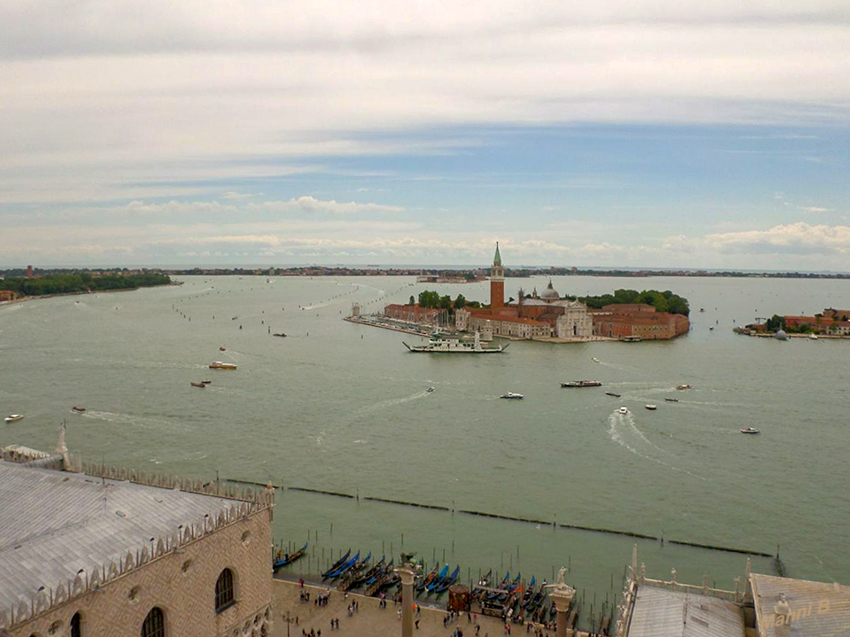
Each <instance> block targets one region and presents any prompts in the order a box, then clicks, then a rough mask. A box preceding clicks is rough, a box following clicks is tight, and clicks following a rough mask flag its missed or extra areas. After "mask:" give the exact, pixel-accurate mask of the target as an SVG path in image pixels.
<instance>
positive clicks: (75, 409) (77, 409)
mask: <svg viewBox="0 0 850 637" xmlns="http://www.w3.org/2000/svg"><path fill="white" fill-rule="evenodd" d="M71 411H72V412H73V413H75V414H84V413H86V408H85V407H77V406H76V405H74V406H73V407H71Z"/></svg>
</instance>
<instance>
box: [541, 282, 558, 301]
mask: <svg viewBox="0 0 850 637" xmlns="http://www.w3.org/2000/svg"><path fill="white" fill-rule="evenodd" d="M540 298H541V299H543V300H544V301H557V300H558V299H560V298H561V295H560V294H558V291H557V290H556V289H555V288H554V287H552V280H551V279H550V280H549V285H547V286H546V289H545V290H543V293H542V294H541V295H540Z"/></svg>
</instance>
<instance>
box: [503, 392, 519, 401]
mask: <svg viewBox="0 0 850 637" xmlns="http://www.w3.org/2000/svg"><path fill="white" fill-rule="evenodd" d="M499 398H504V399H505V400H522V399H523V398H525V396H523V395H522V394H515V393H514V392H512V391H509V392H508V393H507V394H502V395H501V396H499Z"/></svg>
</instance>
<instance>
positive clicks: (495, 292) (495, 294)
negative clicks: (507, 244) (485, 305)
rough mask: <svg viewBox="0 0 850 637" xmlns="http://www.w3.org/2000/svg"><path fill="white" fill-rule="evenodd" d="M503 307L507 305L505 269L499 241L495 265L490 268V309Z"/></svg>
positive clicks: (494, 258)
mask: <svg viewBox="0 0 850 637" xmlns="http://www.w3.org/2000/svg"><path fill="white" fill-rule="evenodd" d="M503 307H505V269H504V268H503V267H502V255H501V253H500V252H499V242H498V241H497V242H496V254H495V255H494V256H493V267H492V268H491V269H490V309H491V310H498V309H500V308H503Z"/></svg>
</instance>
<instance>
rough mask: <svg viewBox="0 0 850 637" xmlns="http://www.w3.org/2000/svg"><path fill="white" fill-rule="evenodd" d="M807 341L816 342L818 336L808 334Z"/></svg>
mask: <svg viewBox="0 0 850 637" xmlns="http://www.w3.org/2000/svg"><path fill="white" fill-rule="evenodd" d="M809 340H810V341H816V340H818V335H817V334H809Z"/></svg>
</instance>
